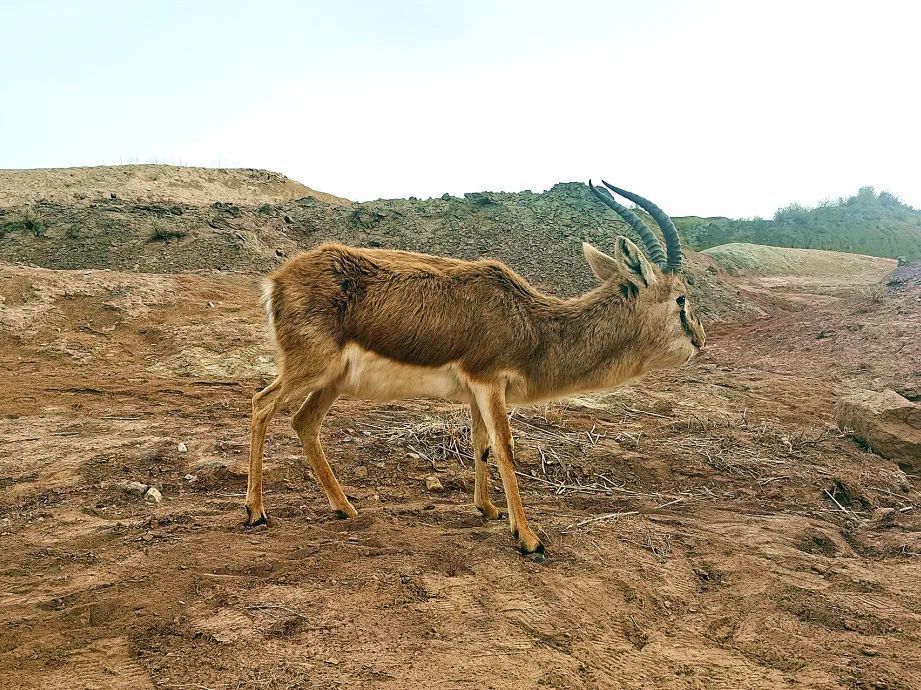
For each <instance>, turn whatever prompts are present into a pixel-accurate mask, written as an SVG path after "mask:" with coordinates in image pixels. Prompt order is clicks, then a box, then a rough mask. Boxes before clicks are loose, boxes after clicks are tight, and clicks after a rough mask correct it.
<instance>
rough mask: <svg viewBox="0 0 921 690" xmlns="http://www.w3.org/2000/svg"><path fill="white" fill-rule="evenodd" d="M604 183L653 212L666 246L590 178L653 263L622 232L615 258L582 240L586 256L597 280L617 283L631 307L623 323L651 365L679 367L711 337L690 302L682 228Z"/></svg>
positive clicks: (635, 197)
mask: <svg viewBox="0 0 921 690" xmlns="http://www.w3.org/2000/svg"><path fill="white" fill-rule="evenodd" d="M602 183H603V184H604V186H605V187H607V188H608V189H610V190H611V191H613V192H616V193H617V194H620V195H621V196H623V197H626V198H627V199H630V200H631V201H633V202H634V203H636V204H637V205H639V206H640V207H642V208H643V209H645V210H646V211H647V212H648V213H649V215H650V216H652V218H653V219H654V220H655V221H656V223H657V224H658V226H659V228H660V229H661V230H662V235H663V236H664V237H665V249H664V250H663V248H662V245H661V244H660V243H659V239H658V238H657V237H656V236H655V234H654V233H653V232H652V230H650V229H649V227H648V226H647V225H646V224H645V223H644V222H643V221H642V220H641V219H640V218H639V217H638V216H637V215H636V214H635V213H633V212H632V211H631V210H630V209H628V208H627V207H626V206H623V205H621V204H619V203H618V202H617V201H616V200H615V199H614V197H613V196H612V195H611V194H610V193H608V191H607V190H605V189H602V188H599V187H595V186H594V185H592V183H591V180H589V183H588V185H589V187H590V188H591V190H592V192H594V193H595V196H597V197H598V198H599V199H601V201H602V202H604V203H605V204H606V205H607V206H609V207H611V208H612V209H614V210H615V211H616V212H617V213H618V214H619V215H620V216H621V217H622V218H623V219H624V220H626V221H627V222H628V223H629V224H630V226H631V227H632V228H633V230H634V231H635V232H636V233H637V234H638V235H639V236H640V238H641V239H642V240H643V244H645V245H646V249H647V251H648V252H649V257H650V259H651V261H650V259H647V258H646V257H645V256H644V255H643V253H642V252H641V251H640V249H639V247H637V246H636V244H634V243H633V242H631V241H630V240H629V239H627V238H626V237H623V236H618V237H617V239H616V241H615V243H614V256H610V255H608V254H605V253H604V252H602V251H600V250H598V249H596V248H595V247H593V246H592V245H590V244H588V243H584V244H583V245H582V249H583V251H584V252H585V258H586V260H587V261H588V264H589V266H590V267H591V269H592V272H593V273H594V274H595V276H596V277H597V278H598V280H599V281H601V282H603V283H608V284H610V285H611V286H612V287H613V286H616V289H617V291H618V292H619V293H620V296H621V297H622V298H623V299H624V301H625V303H626V304H627V305H629V306H630V307H632V308H631V309H629V311H628V313H629V314H630V316H629V319H628V321H627V322H626V323H624V324H623V327H625V328H629V329H631V330H632V331H633V332H634V333H636V336H637V338H636V339H638V340H641V341H642V346H643V347H642V349H643V350H644V353H643V355H644V358H646V361H648V363H649V365H650V368H655V369H661V368H667V367H674V366H680V365H681V364H684V363H685V362H687V361H688V360H689V359H691V357H693V356H694V355H696V354H697V353H698V352H699V351H700V348H702V347H703V346H704V343H705V342H706V337H707V336H706V333H705V332H704V327H703V326H702V325H701V323H700V319H698V318H697V314H696V313H695V311H694V308H693V306H692V305H691V301H690V297H689V296H688V291H687V285H686V283H685V281H684V278H683V277H682V275H681V260H682V257H681V242H680V240H679V239H678V231H677V230H676V229H675V224H674V223H673V222H672V220H671V218H669V217H668V216H667V215H666V214H665V213H664V212H663V211H662V209H660V208H659V207H658V206H656V205H655V204H653V203H652V202H651V201H649V200H648V199H644V198H643V197H641V196H638V195H637V194H633V193H632V192H628V191H626V190H623V189H620V188H618V187H614V186H612V185H609V184H608V183H607V182H604V180H602ZM647 346H648V350H647V349H646V347H647Z"/></svg>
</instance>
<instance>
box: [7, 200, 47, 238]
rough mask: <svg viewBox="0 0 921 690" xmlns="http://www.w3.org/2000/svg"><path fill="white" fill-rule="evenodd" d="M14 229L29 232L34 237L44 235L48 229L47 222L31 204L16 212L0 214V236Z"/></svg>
mask: <svg viewBox="0 0 921 690" xmlns="http://www.w3.org/2000/svg"><path fill="white" fill-rule="evenodd" d="M16 230H19V231H22V232H27V233H31V234H32V235H35V237H44V236H45V233H46V232H47V230H48V222H47V221H46V220H45V218H44V216H42V214H41V213H39V212H38V211H36V210H35V209H34V208H32V207H31V206H27V207H26V208H24V209H23V210H22V211H20V212H18V213H11V214H9V215H6V214H3V215H0V237H4V236H6V235H8V234H9V233H11V232H14V231H16Z"/></svg>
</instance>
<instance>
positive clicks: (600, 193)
mask: <svg viewBox="0 0 921 690" xmlns="http://www.w3.org/2000/svg"><path fill="white" fill-rule="evenodd" d="M602 182H604V180H602ZM604 184H605V185H606V186H610V185H608V183H607V182H604ZM588 188H589V189H591V190H592V192H594V194H595V196H597V197H598V198H599V199H600V200H601V201H602V203H604V204H605V205H606V206H609V207H610V208H612V209H614V210H615V211H616V212H617V213H618V215H620V217H621V218H623V219H624V220H625V221H627V223H628V224H629V225H630V227H631V228H633V231H634V232H635V233H636V234H637V235H639V236H640V239H641V240H643V244H644V245H646V251H647V252H649V258H650V259H652V260H653V262H654V263H656V264H658V266H659V268H662V269H664V268H665V265H666V257H665V252H664V251H662V244H661V243H660V242H659V238H658V237H656V235H655V233H654V232H653V231H652V230H650V229H649V226H648V225H646V223H644V222H643V221H642V219H641V218H640V217H639V216H637V215H636V214H635V213H634V212H633V211H631V210H630V209H629V208H627V207H626V206H623V205H622V204H619V203H617V201H616V200H615V199H614V197H612V196H611V195H610V194H609V193H608V191H607V190H606V189H601V188H599V187H596V186H594V185H593V184H592V181H591V180H589V181H588ZM624 196H626V194H625V195H624ZM643 208H645V206H644V207H643ZM653 217H655V216H653ZM660 227H661V226H660ZM679 262H680V254H679Z"/></svg>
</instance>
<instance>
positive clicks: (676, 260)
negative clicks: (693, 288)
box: [601, 180, 681, 271]
mask: <svg viewBox="0 0 921 690" xmlns="http://www.w3.org/2000/svg"><path fill="white" fill-rule="evenodd" d="M601 184H603V185H604V186H605V187H607V188H608V189H610V190H611V191H612V192H614V193H615V194H620V195H621V196H622V197H624V198H626V199H630V201H632V202H633V203H635V204H636V205H637V206H640V207H642V208H644V209H645V210H646V212H647V213H649V215H650V216H652V217H653V219H654V220H655V221H656V223H657V224H658V226H659V228H661V230H662V235H663V236H664V237H665V248H666V250H667V251H668V261H667V263H666V265H665V270H666V271H677V270H678V269H680V268H681V240H680V239H679V238H678V230H677V229H676V228H675V224H674V223H673V222H672V219H671V218H669V217H668V216H667V215H666V213H665V211H663V210H662V209H661V208H659V207H658V206H656V205H655V204H654V203H652V202H651V201H650V200H649V199H645V198H643V197H641V196H640V195H639V194H634V193H633V192H628V191H627V190H626V189H621V188H620V187H615V186H614V185H610V184H608V183H607V182H605V181H604V180H602V181H601Z"/></svg>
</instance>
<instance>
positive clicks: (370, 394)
mask: <svg viewBox="0 0 921 690" xmlns="http://www.w3.org/2000/svg"><path fill="white" fill-rule="evenodd" d="M342 356H343V365H344V369H345V375H344V377H343V378H342V381H341V383H340V386H341V391H342V393H343V394H345V395H350V396H353V397H355V398H362V399H365V400H401V399H405V398H442V399H445V400H456V401H458V402H469V401H470V400H471V395H470V390H469V388H468V387H467V385H466V383H465V377H464V375H463V373H462V372H461V371H459V370H458V368H457V366H456V365H455V364H446V365H444V366H441V367H419V366H413V365H411V364H403V363H402V362H397V361H396V360H393V359H388V358H386V357H381V356H380V355H378V354H375V353H373V352H370V351H368V350H365V349H363V348H360V347H358V346H357V345H349V346H348V347H346V348H345V351H344V352H343V355H342Z"/></svg>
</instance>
